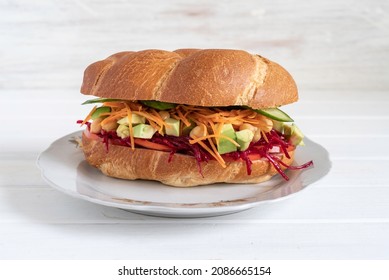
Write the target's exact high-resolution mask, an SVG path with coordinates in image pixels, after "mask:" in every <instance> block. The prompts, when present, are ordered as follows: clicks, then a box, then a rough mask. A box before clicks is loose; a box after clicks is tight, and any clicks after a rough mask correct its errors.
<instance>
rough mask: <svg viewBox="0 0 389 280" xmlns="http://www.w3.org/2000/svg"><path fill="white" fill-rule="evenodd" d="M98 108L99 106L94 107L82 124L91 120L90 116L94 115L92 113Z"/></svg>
mask: <svg viewBox="0 0 389 280" xmlns="http://www.w3.org/2000/svg"><path fill="white" fill-rule="evenodd" d="M96 109H97V106H95V107H93V109H92V110H91V111H90V112H89V114H88V115H87V116H86V118H85V119H84V120H83V121H82V123H81V125H80V126H83V125H84V124H86V123H87V122H88V121H89V120H90V118H91V117H92V115H93V113H94V112H95V111H96Z"/></svg>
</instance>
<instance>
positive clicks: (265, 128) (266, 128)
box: [262, 118, 273, 132]
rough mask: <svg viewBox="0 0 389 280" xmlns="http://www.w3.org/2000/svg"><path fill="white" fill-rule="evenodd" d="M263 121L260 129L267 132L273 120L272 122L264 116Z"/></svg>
mask: <svg viewBox="0 0 389 280" xmlns="http://www.w3.org/2000/svg"><path fill="white" fill-rule="evenodd" d="M263 121H264V125H263V126H262V130H263V131H264V132H269V131H270V130H272V129H273V122H272V120H270V119H268V118H264V119H263Z"/></svg>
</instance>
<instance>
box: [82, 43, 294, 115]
mask: <svg viewBox="0 0 389 280" xmlns="http://www.w3.org/2000/svg"><path fill="white" fill-rule="evenodd" d="M81 93H83V94H86V95H95V96H98V97H105V98H118V99H125V100H157V101H162V102H171V103H178V104H187V105H195V106H207V107H209V106H249V107H252V108H254V109H261V108H273V107H278V106H281V105H285V104H289V103H292V102H295V101H297V99H298V93H297V87H296V84H295V82H294V80H293V78H292V76H291V75H290V74H289V73H288V72H287V71H286V70H285V69H284V68H283V67H281V66H280V65H278V64H277V63H274V62H272V61H270V60H268V59H266V58H263V57H261V56H259V55H252V54H249V53H248V52H246V51H242V50H224V49H204V50H199V49H180V50H175V51H173V52H169V51H163V50H144V51H138V52H120V53H117V54H114V55H111V56H109V57H108V58H106V59H104V60H101V61H98V62H95V63H93V64H91V65H89V66H88V67H87V68H86V70H85V72H84V79H83V84H82V86H81Z"/></svg>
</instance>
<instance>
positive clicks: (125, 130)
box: [116, 124, 130, 139]
mask: <svg viewBox="0 0 389 280" xmlns="http://www.w3.org/2000/svg"><path fill="white" fill-rule="evenodd" d="M116 134H117V135H118V136H119V137H120V138H122V139H124V138H127V137H129V136H130V129H129V127H128V126H127V125H125V124H121V125H119V126H118V128H117V129H116Z"/></svg>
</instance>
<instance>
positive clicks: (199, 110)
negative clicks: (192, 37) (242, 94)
mask: <svg viewBox="0 0 389 280" xmlns="http://www.w3.org/2000/svg"><path fill="white" fill-rule="evenodd" d="M103 106H108V107H110V108H111V112H107V113H103V114H101V116H102V117H104V119H103V121H102V122H101V124H102V125H104V124H106V123H109V122H113V121H115V122H116V121H117V120H119V119H121V118H123V117H125V116H127V117H128V120H129V129H130V140H131V148H132V149H134V148H135V144H136V140H137V138H136V139H134V137H133V126H132V121H131V120H132V117H133V114H134V113H135V114H137V115H139V116H142V117H144V118H146V123H147V124H149V125H151V126H152V127H153V128H154V129H156V131H158V132H159V133H160V134H161V135H164V128H165V127H166V125H167V124H166V122H165V121H164V120H163V119H162V117H161V115H160V114H159V112H158V110H155V109H153V108H150V107H147V106H143V105H142V104H141V103H138V102H137V101H120V102H104V103H103ZM96 108H97V107H96V106H95V107H94V108H93V109H92V110H91V111H90V112H89V114H88V116H87V117H86V118H85V119H84V121H83V122H82V124H81V125H83V124H85V123H86V122H87V121H89V120H90V119H91V116H92V114H93V113H94V111H95V110H96ZM169 113H170V116H171V118H174V119H176V120H179V121H180V123H181V125H180V127H181V129H182V128H183V127H189V126H191V125H192V124H193V123H195V124H196V125H198V126H202V127H204V128H205V130H206V131H209V132H208V133H209V134H208V133H207V134H208V135H206V136H202V137H199V138H196V139H190V140H189V143H190V144H195V143H198V144H199V145H200V146H201V147H202V148H204V150H206V151H207V152H208V153H209V154H210V155H211V156H212V157H213V158H215V160H217V161H218V162H219V163H220V165H221V166H223V167H225V166H226V163H225V160H224V159H223V157H222V155H220V154H219V152H218V149H217V146H218V145H219V143H220V139H225V140H227V141H229V142H231V143H233V144H234V145H235V146H237V147H239V144H238V143H237V142H236V141H235V140H234V139H231V138H230V137H227V136H225V135H223V134H222V133H221V130H222V128H223V125H224V124H232V125H233V126H234V127H238V126H240V125H241V124H251V125H253V126H255V127H258V129H260V130H261V134H262V136H263V139H265V140H266V141H267V142H268V139H267V137H266V133H264V130H266V129H263V128H265V127H266V126H267V120H266V117H265V116H263V115H260V114H258V113H257V112H255V111H253V110H251V109H246V108H240V109H239V108H238V109H233V110H228V109H224V108H223V107H217V108H212V107H210V108H207V107H200V106H193V105H182V104H180V105H178V106H176V107H175V108H173V109H170V110H169Z"/></svg>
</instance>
